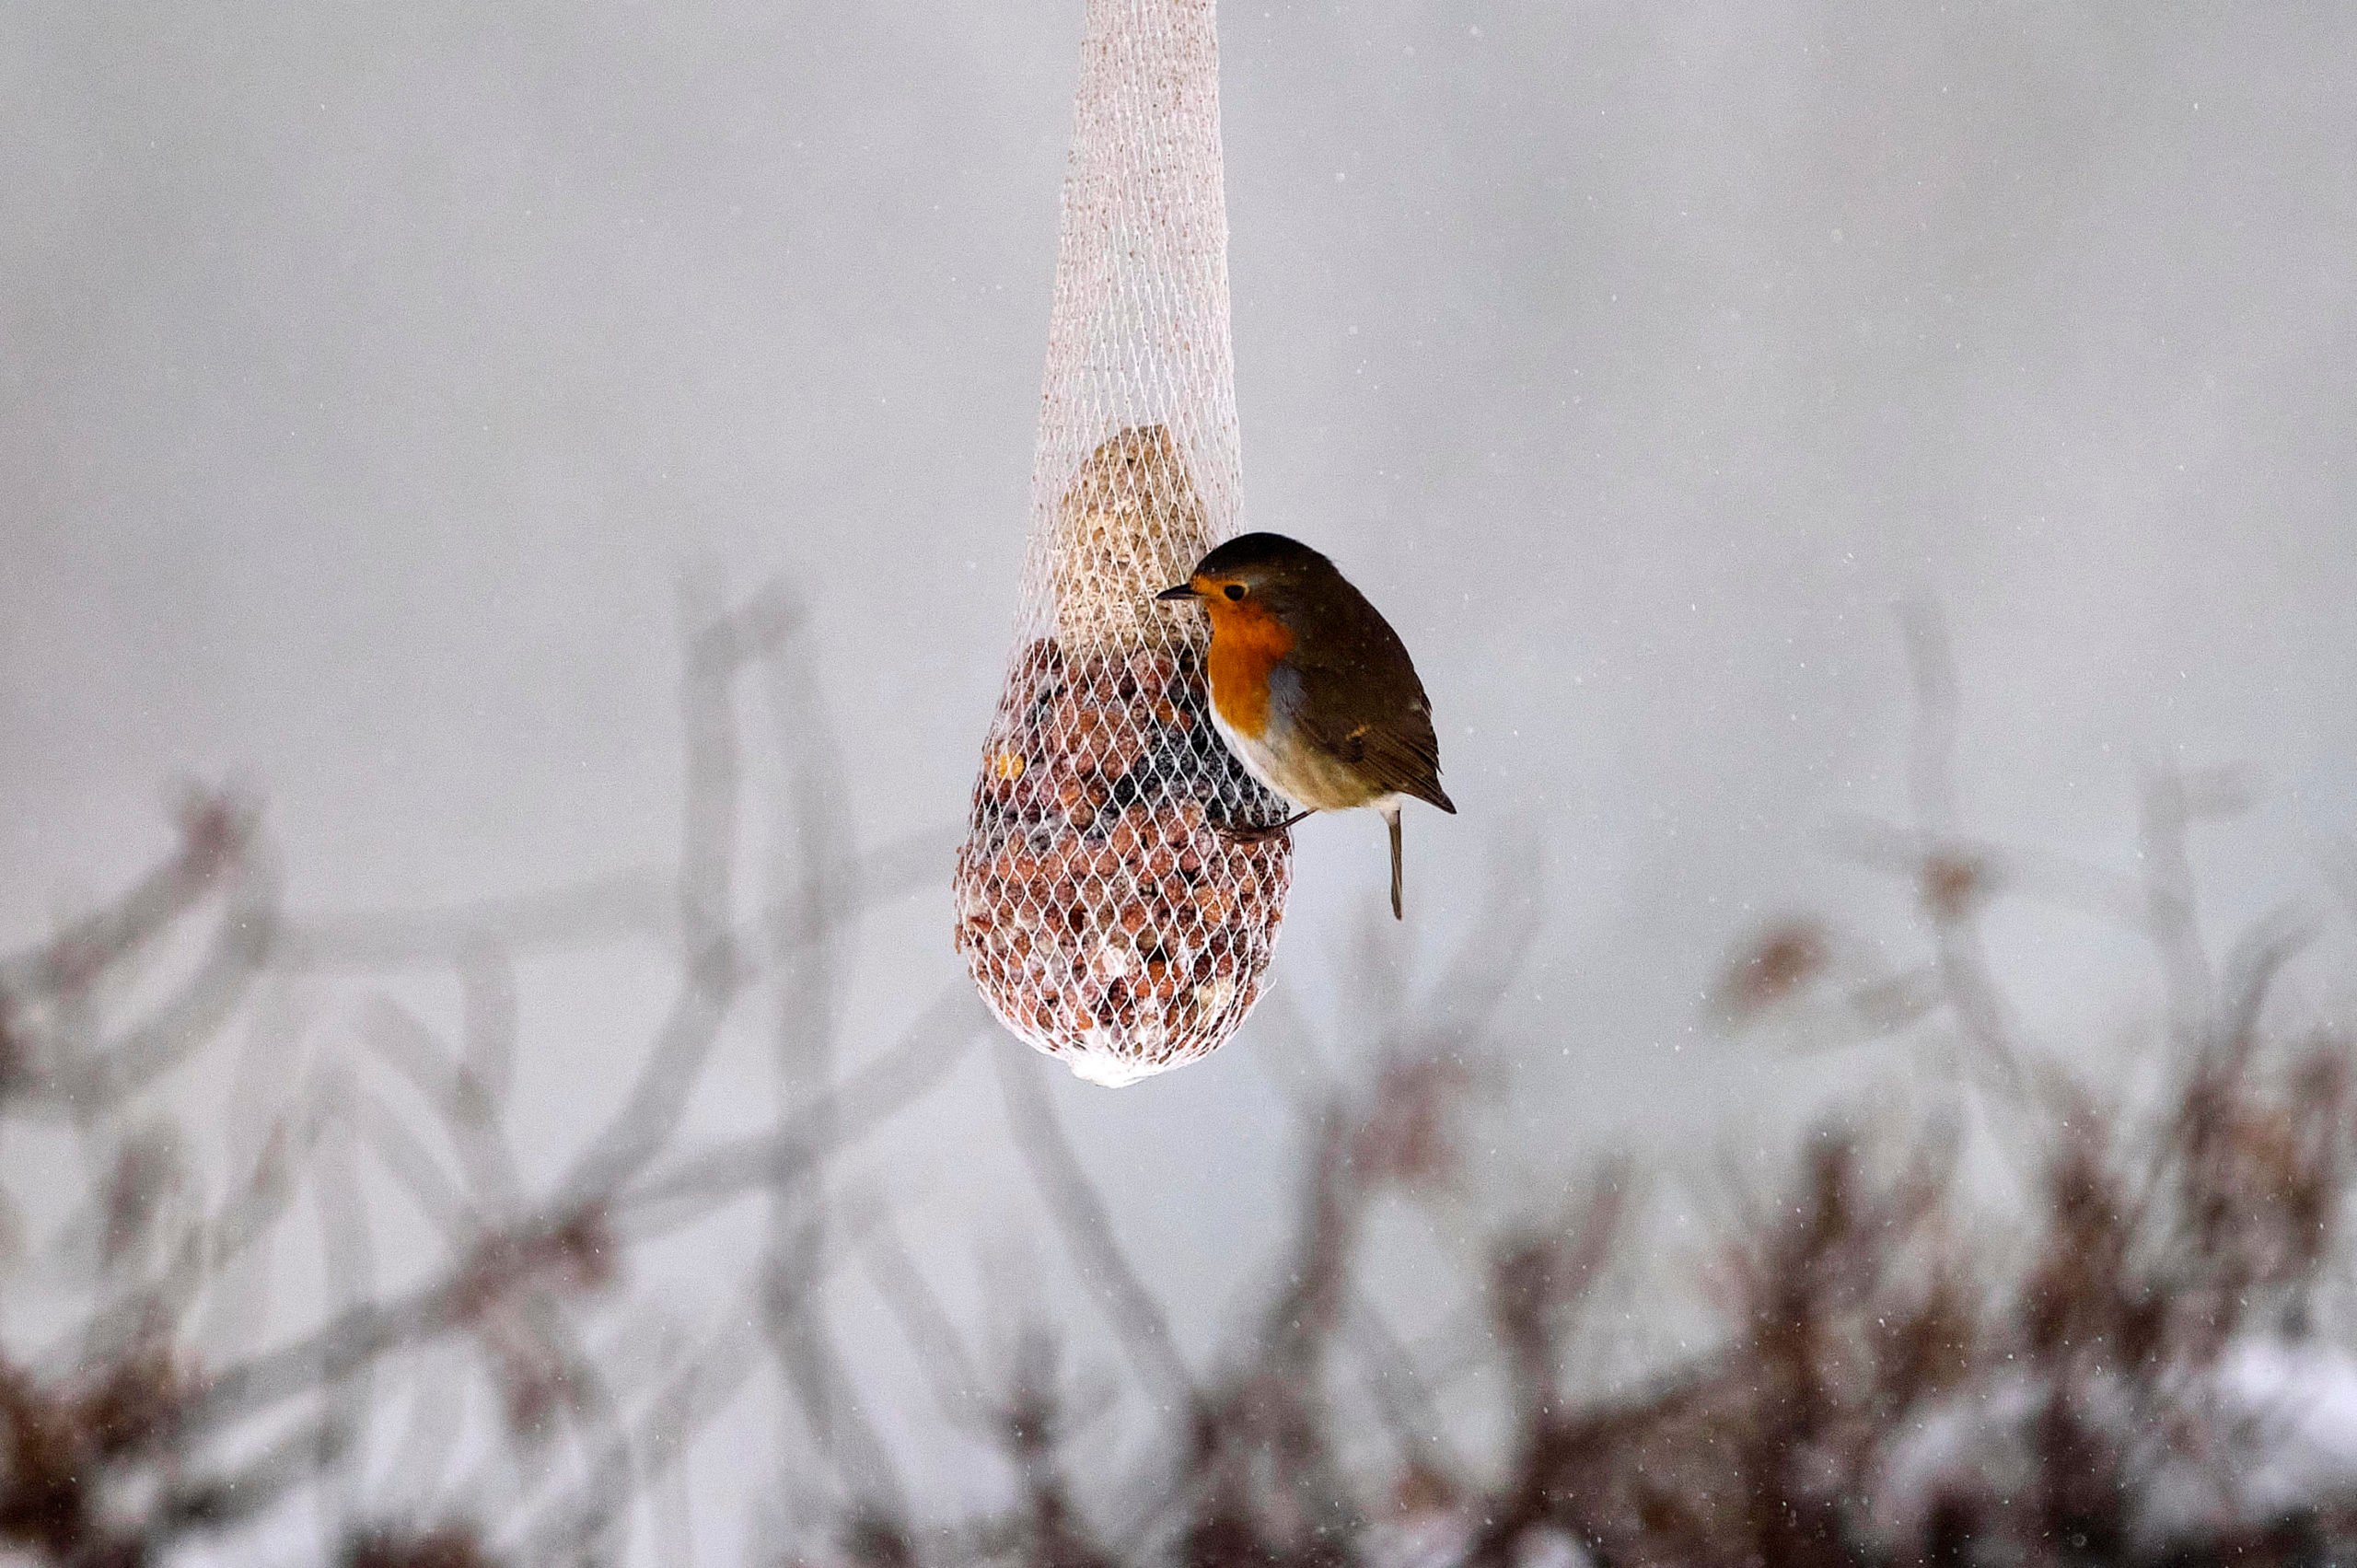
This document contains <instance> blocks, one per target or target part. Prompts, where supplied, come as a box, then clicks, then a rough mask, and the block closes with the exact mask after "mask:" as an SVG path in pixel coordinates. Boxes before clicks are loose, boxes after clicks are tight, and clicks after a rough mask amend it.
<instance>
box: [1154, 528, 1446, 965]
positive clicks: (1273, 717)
mask: <svg viewBox="0 0 2357 1568" xmlns="http://www.w3.org/2000/svg"><path fill="white" fill-rule="evenodd" d="M1155 598H1159V599H1195V600H1198V601H1200V602H1201V603H1202V606H1203V608H1204V610H1206V611H1208V612H1209V614H1210V616H1211V622H1212V646H1211V656H1210V657H1209V659H1208V660H1207V661H1206V662H1207V664H1208V667H1209V672H1210V676H1211V689H1212V722H1213V724H1214V725H1216V726H1218V728H1219V733H1220V738H1222V739H1224V740H1225V741H1226V742H1227V749H1229V750H1230V751H1233V752H1234V753H1236V757H1237V761H1240V762H1242V763H1243V764H1244V766H1245V769H1246V771H1248V772H1250V773H1251V775H1252V776H1253V777H1254V778H1256V779H1259V780H1260V782H1261V783H1262V784H1267V785H1268V786H1269V787H1270V788H1271V789H1272V790H1274V791H1276V792H1277V793H1278V794H1279V795H1281V796H1283V797H1284V798H1285V799H1286V801H1288V802H1289V803H1291V804H1292V805H1293V806H1294V807H1296V809H1295V813H1294V815H1293V816H1291V817H1288V818H1287V819H1285V820H1283V822H1279V823H1277V824H1275V825H1274V826H1272V827H1269V828H1263V829H1252V830H1243V831H1241V832H1238V833H1237V836H1238V837H1251V838H1260V837H1266V836H1268V835H1270V834H1272V833H1278V832H1282V831H1283V830H1285V829H1287V828H1290V827H1292V826H1293V825H1294V824H1295V822H1298V821H1300V820H1301V819H1303V818H1305V817H1307V816H1308V815H1309V814H1310V813H1311V812H1313V811H1347V810H1350V809H1351V808H1352V807H1359V806H1371V807H1375V809H1376V810H1377V811H1379V812H1381V813H1382V814H1383V819H1384V821H1385V822H1387V824H1389V826H1390V829H1391V913H1392V916H1393V918H1395V919H1397V918H1399V914H1400V903H1399V889H1400V874H1399V807H1400V803H1401V801H1402V800H1403V799H1404V798H1405V797H1406V796H1415V797H1416V798H1417V799H1418V800H1425V801H1430V802H1431V803H1432V804H1433V805H1434V806H1437V807H1440V808H1441V809H1442V810H1443V811H1446V812H1449V813H1451V814H1452V815H1454V814H1455V812H1456V810H1457V807H1456V806H1455V805H1454V804H1453V803H1452V802H1451V801H1450V800H1449V798H1448V794H1447V792H1446V791H1445V790H1443V789H1442V788H1441V787H1440V740H1439V738H1438V737H1436V736H1434V733H1433V705H1432V703H1431V701H1430V700H1429V699H1427V698H1426V697H1425V695H1424V683H1423V682H1422V681H1421V680H1419V679H1416V666H1415V663H1414V661H1412V660H1411V659H1410V658H1409V657H1408V650H1407V648H1406V647H1405V646H1404V645H1402V644H1401V643H1400V641H1399V633H1396V632H1394V631H1392V629H1391V623H1390V622H1389V621H1386V620H1384V619H1383V617H1382V616H1381V615H1380V614H1378V613H1377V612H1376V608H1375V606H1373V605H1371V604H1369V603H1367V601H1366V596H1365V595H1364V594H1362V593H1360V592H1359V591H1358V589H1356V588H1354V587H1351V585H1350V583H1349V581H1348V580H1347V579H1345V578H1344V577H1343V575H1342V574H1341V573H1340V572H1338V571H1336V570H1335V569H1334V563H1332V562H1331V561H1329V560H1327V559H1326V557H1324V556H1323V555H1320V554H1318V552H1316V551H1314V550H1312V549H1310V548H1309V546H1307V545H1306V544H1302V543H1299V542H1297V541H1295V540H1290V539H1287V538H1285V537H1284V536H1283V535H1282V534H1272V533H1248V534H1241V535H1238V536H1237V538H1235V539H1232V540H1228V541H1227V542H1226V543H1225V544H1223V545H1221V546H1220V547H1219V548H1218V549H1216V550H1214V551H1213V552H1211V553H1210V554H1209V555H1206V556H1204V557H1203V558H1202V560H1201V561H1199V562H1197V563H1195V570H1194V573H1193V575H1190V576H1189V577H1188V579H1187V580H1186V581H1185V582H1183V583H1180V584H1179V586H1178V587H1171V588H1165V589H1164V590H1163V591H1162V592H1161V593H1159V594H1156V595H1155Z"/></svg>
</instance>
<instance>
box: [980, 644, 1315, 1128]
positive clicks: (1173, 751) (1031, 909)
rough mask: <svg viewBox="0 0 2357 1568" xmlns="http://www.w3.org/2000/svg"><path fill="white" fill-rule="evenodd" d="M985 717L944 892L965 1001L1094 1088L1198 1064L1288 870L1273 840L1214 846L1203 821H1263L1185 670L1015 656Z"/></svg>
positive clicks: (1196, 666)
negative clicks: (986, 732) (986, 733)
mask: <svg viewBox="0 0 2357 1568" xmlns="http://www.w3.org/2000/svg"><path fill="white" fill-rule="evenodd" d="M1042 641H1045V640H1044V639H1043V640H1042ZM1158 709H1167V710H1168V716H1167V718H1166V717H1165V716H1163V714H1161V713H1159V712H1157V710H1158ZM1001 711H1002V714H1003V715H1014V722H1012V723H1003V724H1002V726H1000V728H998V729H996V730H994V731H993V736H992V737H991V739H990V741H989V742H988V744H987V747H986V749H985V765H984V767H983V769H982V774H981V778H980V779H979V780H978V781H977V784H976V786H975V795H974V809H973V819H972V833H971V835H970V838H969V840H968V842H967V844H966V846H965V848H964V850H963V851H962V852H961V854H960V856H959V865H958V947H959V948H960V950H961V951H963V952H964V953H965V954H966V955H967V958H968V962H969V965H970V968H971V970H972V972H973V975H974V979H975V981H976V983H977V984H978V985H979V986H980V988H981V991H982V993H983V995H984V997H985V999H986V1000H988V1001H989V1002H990V1003H991V1005H992V1006H993V1010H995V1011H996V1012H997V1013H998V1014H999V1016H1001V1017H1002V1018H1003V1019H1004V1020H1005V1021H1006V1022H1007V1023H1008V1025H1009V1027H1011V1028H1015V1029H1016V1032H1017V1033H1018V1034H1021V1035H1023V1036H1024V1037H1025V1038H1026V1039H1028V1040H1030V1041H1031V1042H1032V1043H1034V1044H1036V1045H1039V1047H1040V1048H1041V1049H1043V1050H1046V1051H1049V1052H1051V1054H1055V1055H1059V1056H1062V1057H1064V1058H1066V1059H1067V1060H1069V1061H1071V1062H1072V1063H1074V1067H1075V1070H1076V1071H1083V1072H1085V1073H1087V1074H1091V1075H1094V1076H1097V1077H1099V1078H1102V1079H1106V1080H1109V1081H1123V1082H1126V1081H1129V1080H1130V1079H1131V1078H1132V1077H1135V1076H1140V1075H1143V1074H1145V1073H1148V1072H1152V1071H1155V1070H1158V1069H1160V1068H1163V1067H1167V1066H1173V1065H1176V1064H1178V1063H1180V1062H1184V1061H1189V1060H1191V1059H1193V1058H1194V1057H1196V1056H1200V1055H1202V1053H1204V1052H1205V1051H1209V1050H1211V1049H1212V1048H1213V1046H1215V1045H1217V1044H1218V1043H1219V1042H1220V1040H1223V1039H1225V1036H1226V1035H1227V1033H1229V1032H1230V1031H1231V1030H1232V1029H1233V1028H1234V1027H1235V1025H1236V1024H1237V1022H1239V1021H1241V1019H1242V1016H1243V1015H1244V1013H1245V1012H1246V1011H1248V1009H1249V1007H1250V1005H1251V1003H1252V1001H1253V1000H1254V999H1255V997H1256V996H1257V993H1258V990H1259V986H1258V983H1257V977H1258V975H1259V973H1260V970H1261V969H1262V968H1263V967H1264V966H1265V964H1266V961H1267V957H1268V953H1269V949H1270V945H1271V942H1273V940H1274V937H1275V934H1276V929H1277V925H1278V923H1279V922H1280V921H1281V919H1282V917H1283V901H1284V893H1285V889H1286V885H1287V882H1288V880H1289V877H1290V871H1291V864H1290V853H1289V846H1287V845H1286V844H1285V843H1284V842H1283V841H1282V840H1270V841H1266V842H1259V843H1235V842H1229V841H1228V840H1227V839H1226V838H1225V837H1224V836H1222V835H1221V833H1220V831H1219V830H1218V829H1217V828H1216V827H1214V826H1213V815H1212V813H1211V812H1210V811H1208V810H1206V808H1205V806H1204V797H1208V798H1210V799H1212V800H1213V801H1227V802H1233V803H1236V804H1233V805H1228V806H1225V807H1221V809H1222V811H1223V813H1224V814H1223V816H1222V817H1221V818H1220V820H1221V821H1223V822H1225V821H1228V820H1230V817H1229V816H1227V815H1225V813H1229V812H1235V813H1240V814H1243V815H1244V819H1245V820H1248V821H1251V822H1260V821H1265V820H1270V819H1273V817H1274V815H1275V814H1276V813H1277V812H1278V811H1279V810H1281V809H1282V807H1280V805H1279V803H1277V802H1276V801H1275V799H1274V798H1273V797H1272V796H1268V795H1267V794H1266V792H1264V791H1262V790H1260V787H1259V786H1258V785H1257V784H1253V783H1252V782H1251V780H1250V779H1249V778H1248V776H1247V775H1245V774H1244V773H1243V772H1242V771H1241V769H1240V768H1239V767H1238V766H1237V764H1236V762H1235V761H1234V760H1233V759H1232V758H1231V757H1230V756H1228V754H1227V752H1226V750H1225V747H1223V746H1222V745H1221V744H1220V742H1219V740H1218V738H1217V735H1216V733H1215V732H1214V731H1213V729H1212V726H1210V724H1209V723H1208V720H1207V717H1206V714H1205V713H1204V710H1203V687H1202V667H1201V659H1200V656H1198V655H1197V654H1196V653H1195V651H1194V650H1192V649H1190V648H1180V649H1179V650H1178V651H1177V652H1163V651H1159V650H1153V651H1146V650H1135V649H1132V650H1126V651H1121V650H1112V649H1107V650H1103V651H1101V652H1097V653H1091V654H1086V655H1083V656H1077V657H1065V656H1058V655H1056V654H1054V653H1051V652H1050V651H1047V650H1044V649H1042V648H1040V647H1039V646H1036V645H1035V646H1034V647H1033V648H1031V649H1028V650H1027V651H1026V654H1025V656H1023V657H1022V658H1021V659H1019V660H1017V662H1016V669H1015V671H1014V672H1013V673H1012V675H1011V676H1010V681H1009V687H1008V691H1007V693H1006V696H1005V699H1004V703H1002V709H1001ZM1027 728H1028V733H1027ZM1005 756H1020V757H1022V758H1024V759H1025V761H1024V764H1023V766H1021V767H1020V768H1019V769H1018V768H1014V767H1009V766H1005V765H1003V764H1000V763H998V762H997V761H995V760H996V759H998V758H1001V757H1005ZM1239 974H1242V975H1248V976H1250V977H1253V978H1252V979H1251V980H1249V981H1246V982H1244V983H1239V982H1238V981H1237V978H1236V977H1237V976H1238V975H1239Z"/></svg>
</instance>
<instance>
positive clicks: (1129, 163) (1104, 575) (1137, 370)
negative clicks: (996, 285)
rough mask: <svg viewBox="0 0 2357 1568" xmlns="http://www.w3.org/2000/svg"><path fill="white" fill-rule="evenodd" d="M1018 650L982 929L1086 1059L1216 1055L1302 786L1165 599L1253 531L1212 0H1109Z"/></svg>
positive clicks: (1100, 13) (997, 734) (1074, 1064)
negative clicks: (1246, 753)
mask: <svg viewBox="0 0 2357 1568" xmlns="http://www.w3.org/2000/svg"><path fill="white" fill-rule="evenodd" d="M1073 119H1074V126H1073V145H1072V159H1071V165H1070V168H1068V170H1067V172H1066V175H1065V180H1064V192H1063V220H1062V237H1061V240H1060V244H1059V249H1058V254H1057V261H1056V289H1055V305H1054V311H1053V315H1052V319H1051V323H1050V326H1049V333H1048V367H1047V377H1046V384H1045V386H1044V388H1043V389H1042V392H1041V397H1040V410H1039V448H1038V453H1037V457H1036V459H1035V462H1034V466H1033V470H1032V491H1031V494H1032V500H1031V525H1030V542H1029V548H1028V554H1027V557H1026V564H1025V570H1024V577H1023V598H1022V610H1021V613H1020V618H1019V621H1018V625H1017V631H1016V644H1015V653H1014V657H1013V660H1012V662H1011V665H1010V668H1009V669H1008V672H1007V679H1006V686H1005V689H1004V693H1003V694H1002V695H1001V697H1000V699H999V705H998V711H997V714H996V715H995V716H994V717H993V720H992V723H991V727H990V733H989V736H988V738H986V739H985V741H984V743H983V748H982V766H981V776H980V777H979V778H978V779H977V780H976V781H975V784H974V799H973V812H972V817H971V820H970V832H969V834H968V837H967V840H966V842H965V845H964V847H963V848H962V849H961V850H960V851H959V853H958V869H957V877H956V883H955V890H956V896H957V911H958V950H959V951H960V952H961V953H962V954H963V955H964V956H965V958H966V963H967V967H968V968H969V970H970V971H971V972H972V974H973V977H974V982H975V984H976V985H977V986H978V987H979V988H980V990H981V994H982V999H983V1000H984V1001H985V1002H987V1003H988V1004H989V1005H990V1006H991V1009H992V1011H993V1012H994V1013H995V1014H997V1016H999V1018H1000V1020H1001V1021H1002V1022H1004V1024H1005V1025H1006V1027H1007V1028H1009V1029H1012V1030H1013V1031H1014V1032H1015V1033H1016V1035H1017V1036H1019V1037H1020V1038H1021V1039H1023V1040H1026V1041H1028V1043H1029V1044H1031V1045H1033V1046H1035V1047H1037V1048H1038V1049H1039V1050H1040V1051H1046V1052H1047V1053H1048V1054H1050V1055H1051V1056H1054V1057H1057V1058H1059V1059H1061V1060H1062V1061H1063V1062H1064V1063H1067V1064H1068V1065H1070V1066H1071V1068H1072V1069H1073V1071H1074V1073H1076V1074H1079V1075H1080V1076H1081V1077H1083V1078H1086V1079H1088V1080H1089V1081H1091V1082H1094V1083H1099V1084H1111V1085H1119V1084H1128V1083H1133V1082H1135V1081H1136V1080H1137V1079H1139V1078H1142V1077H1144V1076H1146V1075H1148V1074H1154V1073H1159V1072H1164V1071H1167V1069H1169V1068H1172V1067H1177V1066H1179V1065H1181V1064H1183V1063H1188V1062H1191V1061H1194V1060H1195V1059H1196V1058H1198V1057H1201V1056H1203V1055H1205V1054H1207V1053H1208V1052H1210V1051H1213V1049H1215V1048H1216V1047H1218V1045H1219V1044H1220V1043H1221V1042H1222V1041H1224V1040H1226V1039H1227V1037H1228V1036H1229V1035H1231V1034H1233V1033H1234V1032H1235V1031H1236V1028H1237V1025H1238V1024H1240V1023H1242V1022H1243V1021H1244V1016H1245V1014H1246V1013H1248V1011H1250V1009H1251V1006H1252V1004H1253V1003H1254V1002H1255V1001H1256V1000H1258V998H1259V996H1260V989H1261V983H1262V981H1263V979H1264V977H1265V976H1266V974H1267V972H1268V967H1269V958H1270V954H1271V950H1272V949H1273V947H1274V946H1275V943H1276V938H1277V928H1278V925H1279V924H1280V923H1281V922H1282V921H1283V917H1284V903H1285V893H1286V890H1287V889H1288V888H1289V887H1290V885H1291V882H1292V875H1293V858H1292V856H1293V851H1292V846H1291V843H1290V842H1289V841H1288V840H1287V839H1286V838H1284V837H1283V835H1278V836H1276V837H1273V838H1269V839H1264V840H1260V841H1257V842H1255V841H1251V840H1248V839H1243V838H1239V837H1237V830H1249V829H1252V828H1255V827H1259V826H1261V825H1263V824H1267V823H1271V822H1274V821H1277V820H1279V819H1281V818H1282V817H1283V814H1284V813H1283V804H1282V803H1281V802H1280V801H1278V800H1277V799H1276V797H1275V796H1271V794H1270V793H1269V792H1268V791H1266V790H1265V789H1263V788H1262V787H1261V786H1260V784H1258V783H1256V782H1255V781H1254V780H1253V779H1252V778H1251V776H1250V775H1249V774H1248V773H1246V772H1244V771H1243V769H1242V767H1241V766H1239V765H1238V764H1237V762H1236V761H1235V760H1234V758H1233V757H1232V756H1231V755H1230V754H1229V752H1228V750H1227V749H1226V747H1225V745H1224V744H1223V743H1222V742H1221V740H1220V738H1219V736H1218V733H1217V732H1216V731H1215V730H1214V729H1213V726H1212V722H1211V715H1210V713H1209V711H1208V708H1207V705H1206V698H1205V694H1204V682H1203V647H1204V641H1205V629H1204V626H1203V622H1202V613H1201V611H1200V610H1196V609H1195V608H1194V607H1192V606H1185V605H1179V606H1174V605H1167V604H1156V603H1155V600H1154V595H1155V593H1156V592H1157V591H1158V590H1160V589H1162V588H1165V587H1169V586H1170V585H1171V584H1173V583H1178V582H1183V581H1184V580H1185V579H1186V577H1187V575H1188V572H1189V571H1190V568H1191V567H1192V566H1193V564H1194V563H1195V562H1196V561H1197V560H1198V559H1199V558H1201V557H1202V554H1203V553H1204V552H1206V551H1208V550H1210V549H1211V547H1212V546H1213V545H1214V544H1216V543H1218V542H1219V541H1220V540H1224V539H1225V538H1227V537H1228V536H1229V535H1231V534H1233V533H1235V532H1236V531H1237V521H1238V514H1239V511H1240V499H1239V497H1240V491H1241V459H1240V456H1239V452H1238V440H1237V423H1236V377H1235V366H1234V362H1233V359H1232V357H1231V354H1230V349H1229V341H1228V296H1227V212H1226V204H1225V197H1224V195H1223V193H1222V180H1221V166H1220V138H1219V54H1218V44H1217V41H1216V37H1215V34H1214V30H1213V0H1088V16H1087V27H1086V37H1085V40H1084V41H1083V44H1082V58H1081V71H1080V86H1079V90H1078V92H1077V94H1076V95H1075V99H1074V115H1073Z"/></svg>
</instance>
